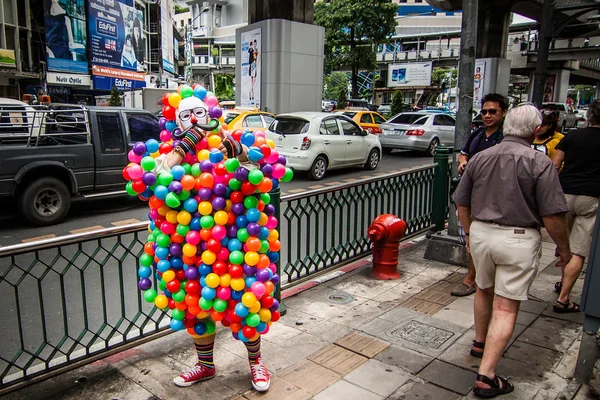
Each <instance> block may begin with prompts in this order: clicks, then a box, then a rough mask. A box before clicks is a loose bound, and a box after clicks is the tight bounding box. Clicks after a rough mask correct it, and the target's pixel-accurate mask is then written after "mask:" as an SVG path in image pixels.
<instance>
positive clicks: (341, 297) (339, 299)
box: [326, 292, 354, 304]
mask: <svg viewBox="0 0 600 400" xmlns="http://www.w3.org/2000/svg"><path fill="white" fill-rule="evenodd" d="M326 299H327V301H329V302H330V303H334V304H347V303H350V302H351V301H352V300H354V297H352V295H351V294H348V293H345V292H334V293H330V294H328V295H327V296H326Z"/></svg>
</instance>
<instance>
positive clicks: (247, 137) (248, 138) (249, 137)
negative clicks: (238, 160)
mask: <svg viewBox="0 0 600 400" xmlns="http://www.w3.org/2000/svg"><path fill="white" fill-rule="evenodd" d="M254 140H255V138H254V134H253V133H252V132H244V133H243V134H242V138H241V140H240V141H241V142H242V144H243V145H245V146H248V147H250V146H252V145H253V144H254ZM261 155H262V153H261Z"/></svg>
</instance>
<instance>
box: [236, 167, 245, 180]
mask: <svg viewBox="0 0 600 400" xmlns="http://www.w3.org/2000/svg"><path fill="white" fill-rule="evenodd" d="M235 179H237V180H238V181H240V182H244V181H245V180H246V179H248V170H247V169H246V168H244V167H239V168H238V169H236V170H235Z"/></svg>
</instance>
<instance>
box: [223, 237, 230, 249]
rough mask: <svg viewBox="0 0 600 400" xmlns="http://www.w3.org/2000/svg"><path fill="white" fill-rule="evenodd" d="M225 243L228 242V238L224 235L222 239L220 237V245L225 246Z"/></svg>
mask: <svg viewBox="0 0 600 400" xmlns="http://www.w3.org/2000/svg"><path fill="white" fill-rule="evenodd" d="M227 244H229V238H228V237H227V236H225V237H224V238H223V239H221V246H225V247H227Z"/></svg>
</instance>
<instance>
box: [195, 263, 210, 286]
mask: <svg viewBox="0 0 600 400" xmlns="http://www.w3.org/2000/svg"><path fill="white" fill-rule="evenodd" d="M211 272H212V267H211V266H210V265H206V264H204V263H202V264H200V266H199V267H198V273H199V274H200V275H202V276H206V275H208V274H210V273H211ZM202 286H204V285H202Z"/></svg>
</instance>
